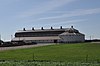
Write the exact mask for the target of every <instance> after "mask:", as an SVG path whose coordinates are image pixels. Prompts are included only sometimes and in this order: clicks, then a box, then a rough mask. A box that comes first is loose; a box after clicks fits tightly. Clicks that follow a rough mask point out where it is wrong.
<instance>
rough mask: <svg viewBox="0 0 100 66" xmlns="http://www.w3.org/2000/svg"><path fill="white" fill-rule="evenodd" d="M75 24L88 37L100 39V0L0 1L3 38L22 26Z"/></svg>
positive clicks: (7, 38)
mask: <svg viewBox="0 0 100 66" xmlns="http://www.w3.org/2000/svg"><path fill="white" fill-rule="evenodd" d="M72 25H73V26H74V28H76V29H78V30H79V31H80V32H81V33H83V34H85V37H86V39H90V36H91V37H92V39H100V30H99V28H100V0H0V35H1V38H2V40H4V41H7V40H11V35H12V36H13V37H14V34H15V32H16V31H17V30H22V29H23V28H26V29H27V30H28V29H31V28H32V27H34V28H35V29H40V28H41V27H44V28H45V29H47V28H48V29H49V28H50V27H51V26H52V27H54V28H59V27H60V26H63V27H64V28H69V27H70V26H72Z"/></svg>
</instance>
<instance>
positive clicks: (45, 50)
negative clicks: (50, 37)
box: [0, 43, 100, 62]
mask: <svg viewBox="0 0 100 66" xmlns="http://www.w3.org/2000/svg"><path fill="white" fill-rule="evenodd" d="M33 57H34V60H50V61H68V62H92V61H93V62H94V61H98V62H99V61H100V44H99V43H98V44H96V43H77V44H59V45H50V46H43V47H34V48H27V49H17V50H7V51H0V59H4V60H33Z"/></svg>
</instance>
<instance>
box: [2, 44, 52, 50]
mask: <svg viewBox="0 0 100 66" xmlns="http://www.w3.org/2000/svg"><path fill="white" fill-rule="evenodd" d="M47 45H53V44H36V45H23V46H15V47H0V51H3V50H12V49H20V48H31V47H39V46H47Z"/></svg>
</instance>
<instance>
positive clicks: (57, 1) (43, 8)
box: [20, 0, 76, 17]
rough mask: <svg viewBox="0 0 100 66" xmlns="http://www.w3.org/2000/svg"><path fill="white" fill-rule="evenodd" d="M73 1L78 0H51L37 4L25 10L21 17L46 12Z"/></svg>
mask: <svg viewBox="0 0 100 66" xmlns="http://www.w3.org/2000/svg"><path fill="white" fill-rule="evenodd" d="M73 1H76V0H50V1H48V2H45V3H42V4H37V5H36V6H37V7H34V8H32V9H30V10H28V11H25V12H23V13H22V14H21V15H20V16H21V17H29V16H35V15H37V14H41V13H45V12H47V11H50V10H53V9H55V8H57V7H60V6H63V5H65V4H68V3H70V2H73Z"/></svg>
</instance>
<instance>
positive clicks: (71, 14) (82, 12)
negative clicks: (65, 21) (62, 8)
mask: <svg viewBox="0 0 100 66" xmlns="http://www.w3.org/2000/svg"><path fill="white" fill-rule="evenodd" d="M96 13H100V8H95V9H77V10H75V11H69V12H66V13H64V14H62V15H60V16H53V17H46V18H40V19H39V20H44V19H49V20H50V19H59V18H64V17H66V18H67V17H74V16H84V15H90V14H96Z"/></svg>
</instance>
